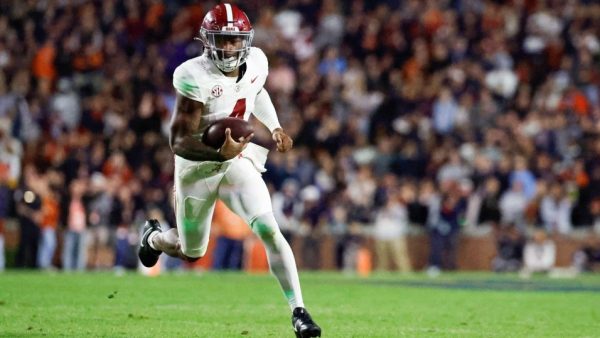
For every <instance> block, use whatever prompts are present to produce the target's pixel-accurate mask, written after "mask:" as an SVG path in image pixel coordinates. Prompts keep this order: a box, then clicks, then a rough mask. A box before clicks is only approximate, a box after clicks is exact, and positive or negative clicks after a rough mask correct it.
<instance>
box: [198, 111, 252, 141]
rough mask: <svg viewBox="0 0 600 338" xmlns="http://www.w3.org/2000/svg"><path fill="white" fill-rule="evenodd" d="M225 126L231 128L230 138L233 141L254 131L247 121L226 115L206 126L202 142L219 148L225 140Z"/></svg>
mask: <svg viewBox="0 0 600 338" xmlns="http://www.w3.org/2000/svg"><path fill="white" fill-rule="evenodd" d="M227 128H229V129H231V138H233V139H234V140H235V141H238V140H239V138H240V137H247V136H249V135H250V134H252V133H253V132H254V128H253V127H252V125H251V124H250V123H248V122H247V121H245V120H242V119H238V118H236V117H226V118H224V119H220V120H216V121H214V122H212V123H211V124H209V125H208V127H206V130H204V133H203V134H202V142H203V143H204V144H206V145H207V146H209V147H212V148H215V149H219V148H221V146H223V143H224V142H225V129H227Z"/></svg>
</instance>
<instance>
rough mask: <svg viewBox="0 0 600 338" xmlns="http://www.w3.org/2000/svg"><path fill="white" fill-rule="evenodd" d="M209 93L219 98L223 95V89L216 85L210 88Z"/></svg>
mask: <svg viewBox="0 0 600 338" xmlns="http://www.w3.org/2000/svg"><path fill="white" fill-rule="evenodd" d="M210 92H211V94H212V96H214V97H219V96H221V95H222V94H223V87H221V85H216V86H214V87H212V89H211V91H210Z"/></svg>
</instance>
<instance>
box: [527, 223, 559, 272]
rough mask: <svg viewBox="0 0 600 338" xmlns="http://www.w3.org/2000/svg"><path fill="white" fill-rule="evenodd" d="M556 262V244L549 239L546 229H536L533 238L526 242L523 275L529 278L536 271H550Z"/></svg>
mask: <svg viewBox="0 0 600 338" xmlns="http://www.w3.org/2000/svg"><path fill="white" fill-rule="evenodd" d="M555 262H556V245H555V244H554V242H553V241H552V240H550V239H548V237H547V235H546V232H545V230H541V229H540V230H536V232H535V233H534V234H533V238H532V239H531V240H530V241H528V242H527V244H525V249H524V251H523V269H522V270H521V272H520V275H521V277H524V278H528V277H530V276H531V274H532V273H534V272H550V271H551V270H552V268H554V264H555Z"/></svg>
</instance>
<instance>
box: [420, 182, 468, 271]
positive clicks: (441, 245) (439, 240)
mask: <svg viewBox="0 0 600 338" xmlns="http://www.w3.org/2000/svg"><path fill="white" fill-rule="evenodd" d="M442 189H443V190H442V192H441V194H440V196H439V197H437V198H435V199H434V200H432V201H431V202H430V203H431V204H430V206H429V218H428V220H427V224H428V227H429V238H430V243H431V244H430V245H431V248H430V256H429V272H430V273H431V274H432V275H436V274H437V273H438V272H439V270H440V269H448V270H454V269H456V245H457V242H458V234H459V230H460V226H461V222H462V219H463V217H464V212H465V209H466V202H465V201H464V200H463V199H462V198H461V196H460V194H459V192H458V190H457V187H456V185H455V183H454V182H450V183H448V184H446V185H445V186H443V187H442Z"/></svg>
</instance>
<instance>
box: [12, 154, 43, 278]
mask: <svg viewBox="0 0 600 338" xmlns="http://www.w3.org/2000/svg"><path fill="white" fill-rule="evenodd" d="M39 179H40V178H39V175H38V173H37V172H36V169H35V168H34V167H33V166H31V165H27V166H25V168H24V173H23V182H22V183H21V185H20V187H19V189H18V190H17V191H16V192H15V198H16V201H15V204H16V212H17V220H18V222H19V224H20V229H21V236H20V240H19V248H18V251H17V257H16V259H15V260H16V261H15V265H16V266H17V267H21V268H35V267H37V256H38V254H37V252H38V245H39V242H40V226H39V225H40V222H41V218H42V214H41V211H40V209H41V207H42V201H41V196H40V194H39V189H38V187H39V186H38V185H37V182H38V180H39Z"/></svg>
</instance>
